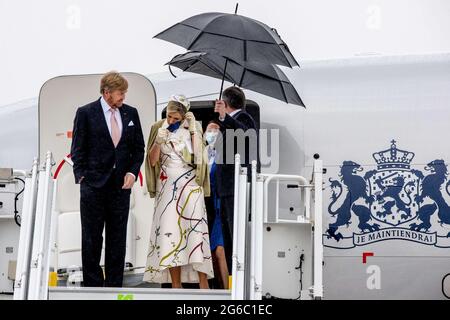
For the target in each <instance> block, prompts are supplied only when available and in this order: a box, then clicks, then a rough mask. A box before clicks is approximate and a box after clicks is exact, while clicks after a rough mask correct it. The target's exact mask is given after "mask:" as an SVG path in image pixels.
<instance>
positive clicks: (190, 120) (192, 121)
mask: <svg viewBox="0 0 450 320" xmlns="http://www.w3.org/2000/svg"><path fill="white" fill-rule="evenodd" d="M186 121H187V122H188V125H189V132H190V133H195V131H196V128H195V116H194V114H193V113H192V112H188V113H186Z"/></svg>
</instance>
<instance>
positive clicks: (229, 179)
mask: <svg viewBox="0 0 450 320" xmlns="http://www.w3.org/2000/svg"><path fill="white" fill-rule="evenodd" d="M217 122H218V123H219V125H220V127H221V128H220V131H221V133H222V134H221V135H219V137H218V140H217V142H216V150H217V154H216V163H217V168H216V181H217V190H216V191H217V193H218V195H219V196H220V197H226V196H233V195H234V155H235V154H236V153H239V154H240V155H241V164H242V166H245V167H247V173H248V178H249V179H250V178H251V162H252V161H253V160H257V162H258V167H259V133H258V130H257V127H256V124H255V121H254V120H253V118H252V116H251V115H250V114H248V113H247V112H245V111H244V110H241V111H239V112H238V113H237V114H235V115H234V116H233V117H231V116H230V115H228V114H227V115H226V117H225V120H224V121H220V120H217ZM238 129H242V130H243V131H244V132H245V133H246V134H250V133H252V134H254V137H255V136H256V141H255V140H254V139H250V138H245V145H243V143H244V140H241V142H239V139H238V138H236V137H235V138H232V139H231V140H232V141H228V140H227V130H228V138H230V136H229V134H230V133H233V131H234V133H235V134H237V132H239V130H238ZM249 129H253V130H250V131H249ZM236 130H238V131H236ZM244 146H245V156H244V155H243V154H242V153H243V151H244ZM230 152H232V154H230ZM227 159H228V160H230V161H226V160H227Z"/></svg>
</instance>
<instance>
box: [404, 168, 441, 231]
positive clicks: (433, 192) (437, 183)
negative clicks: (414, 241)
mask: <svg viewBox="0 0 450 320" xmlns="http://www.w3.org/2000/svg"><path fill="white" fill-rule="evenodd" d="M425 170H427V171H430V172H431V173H430V174H429V175H427V176H426V177H425V178H423V181H422V184H421V189H420V191H421V192H420V194H419V195H417V197H416V199H415V200H416V203H417V204H418V205H419V206H420V209H419V213H418V218H419V220H420V221H421V223H420V224H416V223H413V224H411V225H410V227H411V229H412V230H416V231H421V230H425V231H428V230H429V229H430V227H431V223H430V218H431V216H432V215H433V214H434V213H436V212H437V213H438V217H439V221H438V222H439V224H440V225H441V226H442V225H443V224H448V225H450V206H449V205H448V204H447V202H446V201H445V199H444V197H443V196H442V191H445V192H446V193H447V195H449V196H450V192H449V185H450V181H448V182H447V183H446V180H447V176H448V171H447V166H446V165H445V162H444V160H434V161H432V162H430V163H429V164H428V165H427V166H426V167H425ZM444 186H445V187H444ZM426 198H428V199H429V200H430V201H432V203H429V204H424V201H425V199H426ZM422 204H424V205H422ZM447 236H450V233H448V234H447Z"/></svg>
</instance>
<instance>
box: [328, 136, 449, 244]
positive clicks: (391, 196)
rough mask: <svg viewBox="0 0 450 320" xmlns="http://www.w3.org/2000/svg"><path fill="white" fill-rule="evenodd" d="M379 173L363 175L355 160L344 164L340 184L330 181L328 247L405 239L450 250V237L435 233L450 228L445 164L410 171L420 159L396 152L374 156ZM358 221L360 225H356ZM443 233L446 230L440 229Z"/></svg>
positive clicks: (392, 149)
mask: <svg viewBox="0 0 450 320" xmlns="http://www.w3.org/2000/svg"><path fill="white" fill-rule="evenodd" d="M372 156H373V158H374V160H375V162H376V165H377V169H376V170H371V171H368V172H364V168H363V167H362V166H360V165H359V164H357V163H355V162H353V161H344V162H343V164H342V166H341V169H340V174H339V178H340V179H339V180H338V179H332V178H330V179H329V181H330V187H331V199H330V200H331V201H330V203H329V205H328V207H327V208H328V213H329V214H330V215H331V217H330V218H329V222H330V223H329V224H328V227H327V228H326V232H325V234H324V245H325V246H328V247H333V248H341V249H345V248H353V247H355V246H362V245H366V244H369V243H373V242H378V241H383V240H390V239H402V240H408V241H414V242H419V243H423V244H428V245H435V246H437V247H450V238H449V236H450V233H449V232H447V233H445V234H443V232H445V231H444V230H439V231H441V232H439V235H438V234H437V231H438V230H437V229H439V228H433V226H432V223H431V216H433V215H435V214H437V216H438V217H439V219H438V225H439V226H441V227H442V226H443V225H450V206H449V205H448V204H447V201H446V200H445V197H446V196H447V195H448V196H450V192H449V190H448V188H449V185H450V181H449V182H447V175H448V173H447V166H446V164H445V162H444V161H443V160H435V161H432V162H430V163H429V164H428V165H427V166H426V167H425V168H424V169H425V171H429V174H428V175H426V176H425V175H424V174H423V173H422V171H419V170H415V169H411V163H412V160H413V159H414V156H415V154H414V153H413V152H410V151H405V150H400V149H398V148H397V143H396V141H394V140H393V141H391V147H390V148H389V149H387V150H384V151H380V152H376V153H373V155H372ZM352 217H356V221H357V226H351V220H352ZM441 229H442V228H441Z"/></svg>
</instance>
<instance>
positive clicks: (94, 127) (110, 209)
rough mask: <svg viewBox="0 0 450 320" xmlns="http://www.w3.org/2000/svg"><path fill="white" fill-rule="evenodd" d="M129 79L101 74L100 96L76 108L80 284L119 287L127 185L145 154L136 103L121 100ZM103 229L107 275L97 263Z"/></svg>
mask: <svg viewBox="0 0 450 320" xmlns="http://www.w3.org/2000/svg"><path fill="white" fill-rule="evenodd" d="M127 89H128V82H127V80H126V79H125V78H124V77H123V76H122V75H120V74H119V73H117V72H109V73H107V74H106V75H104V76H103V78H102V80H101V84H100V93H101V94H102V97H100V99H98V100H96V101H94V102H91V103H89V104H87V105H85V106H83V107H80V108H79V109H78V110H77V113H76V116H75V120H74V128H73V140H72V147H71V155H72V160H73V172H74V175H75V182H76V183H79V184H80V214H81V228H82V263H83V284H84V286H85V287H102V286H106V287H121V286H122V281H123V271H124V264H125V249H126V233H127V222H128V213H129V208H130V194H131V188H132V187H133V184H134V183H135V181H136V178H137V177H138V174H139V170H140V167H141V164H142V162H143V159H144V152H145V151H144V149H145V144H144V137H143V135H142V129H141V123H140V120H139V115H138V112H137V110H136V109H135V108H133V107H131V106H128V105H126V104H123V101H124V99H125V94H126V92H127ZM103 228H105V237H106V239H105V277H104V276H103V271H102V268H101V267H100V258H101V252H102V244H103V236H102V233H103Z"/></svg>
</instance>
